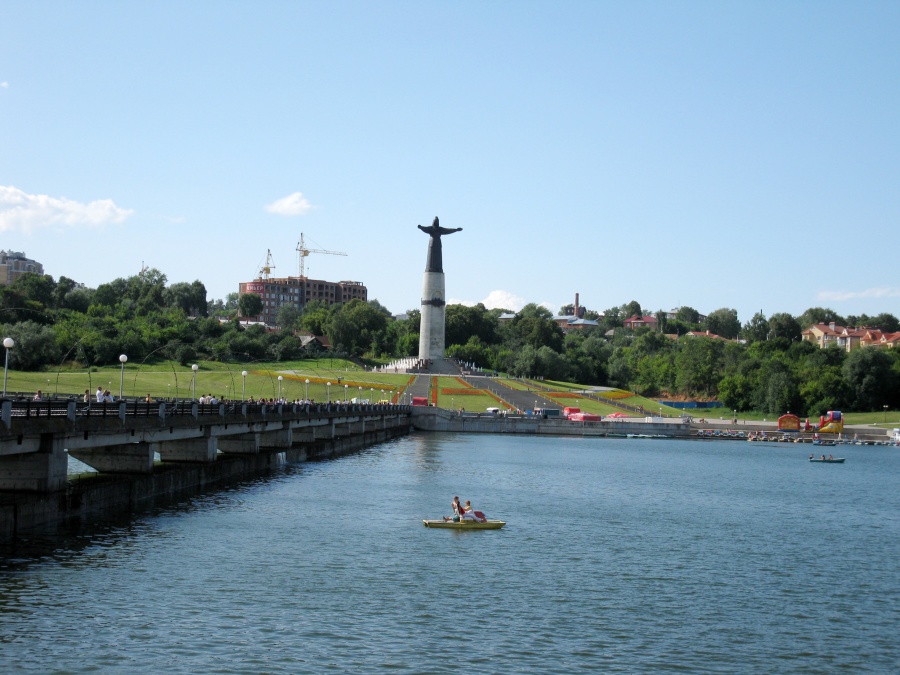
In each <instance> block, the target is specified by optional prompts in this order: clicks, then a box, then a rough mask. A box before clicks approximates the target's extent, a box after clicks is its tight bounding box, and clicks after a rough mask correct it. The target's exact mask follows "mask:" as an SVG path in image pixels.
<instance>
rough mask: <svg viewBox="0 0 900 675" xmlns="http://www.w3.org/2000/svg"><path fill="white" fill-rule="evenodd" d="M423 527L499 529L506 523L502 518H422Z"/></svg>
mask: <svg viewBox="0 0 900 675" xmlns="http://www.w3.org/2000/svg"><path fill="white" fill-rule="evenodd" d="M422 522H423V523H424V524H425V527H440V528H443V529H445V530H499V529H500V528H501V527H503V526H504V525H506V523H505V522H504V521H502V520H485V521H481V520H466V519H465V518H463V519H461V520H423V521H422Z"/></svg>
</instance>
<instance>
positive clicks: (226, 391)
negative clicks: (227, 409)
mask: <svg viewBox="0 0 900 675" xmlns="http://www.w3.org/2000/svg"><path fill="white" fill-rule="evenodd" d="M225 400H226V401H227V400H228V385H227V384H226V385H225Z"/></svg>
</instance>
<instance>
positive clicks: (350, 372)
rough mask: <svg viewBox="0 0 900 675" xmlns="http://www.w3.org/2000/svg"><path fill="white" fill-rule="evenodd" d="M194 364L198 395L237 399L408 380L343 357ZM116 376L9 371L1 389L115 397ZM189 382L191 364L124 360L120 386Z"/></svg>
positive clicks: (135, 389)
mask: <svg viewBox="0 0 900 675" xmlns="http://www.w3.org/2000/svg"><path fill="white" fill-rule="evenodd" d="M197 365H198V366H199V368H198V370H197V375H196V390H197V396H200V395H202V394H207V393H211V394H215V395H216V396H217V397H219V398H225V399H240V398H241V397H242V394H245V395H246V397H247V398H249V397H251V396H252V397H253V398H273V397H275V396H277V395H278V391H279V386H280V387H281V393H282V395H283V396H284V397H285V398H287V399H289V400H293V399H299V398H305V397H306V395H307V392H308V394H309V397H310V398H312V399H314V400H316V401H325V400H327V399H330V400H343V399H344V396H346V397H347V398H348V399H351V398H356V397H361V398H367V399H370V400H371V399H374V400H375V401H378V400H381V399H382V398H391V397H392V395H393V394H395V393H397V392H398V391H400V390H402V388H403V387H405V386H406V383H407V382H408V381H409V376H408V375H399V374H398V375H394V374H387V373H384V374H382V373H373V372H370V371H365V370H363V369H362V368H359V367H358V366H356V365H355V364H353V363H351V362H349V361H344V360H342V359H318V360H309V361H288V362H278V363H271V362H269V363H230V364H229V363H221V362H212V361H210V362H206V361H198V363H197ZM244 371H246V372H247V376H246V378H245V377H244V376H243V375H242V373H243V372H244ZM279 376H281V378H282V379H281V380H280V381H279V380H278V377H279ZM121 379H122V370H121V368H120V367H115V366H111V367H108V368H93V369H90V370H60V371H58V372H38V373H25V372H19V371H13V370H11V371H9V374H8V381H7V386H6V390H7V392H19V393H22V394H27V395H29V396H30V395H33V394H34V392H35V391H37V390H38V389H41V390H43V391H44V392H45V393H47V392H49V393H50V394H54V395H60V396H63V395H65V396H68V395H71V394H82V393H84V390H85V389H88V390H89V391H90V392H91V393H92V394H93V392H94V391H95V390H96V389H97V387H98V386H100V387H102V388H103V389H109V390H110V391H111V392H112V393H113V395H114V396H116V397H118V395H119V386H120V381H121ZM306 380H309V384H308V385H307V383H306ZM328 382H331V386H328V384H327V383H328ZM193 383H194V373H193V371H192V370H191V368H190V367H185V366H181V365H179V364H177V363H175V362H156V363H152V364H146V363H145V364H138V363H126V364H125V371H124V382H123V383H122V390H123V393H124V395H125V396H128V397H144V396H146V395H147V394H150V396H151V397H153V398H190V397H191V393H192V386H193ZM345 385H346V387H345ZM382 390H384V394H382Z"/></svg>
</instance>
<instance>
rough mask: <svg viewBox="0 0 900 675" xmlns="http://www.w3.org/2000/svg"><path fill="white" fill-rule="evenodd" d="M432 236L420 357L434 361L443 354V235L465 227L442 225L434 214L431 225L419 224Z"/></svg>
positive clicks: (424, 291)
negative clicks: (423, 225)
mask: <svg viewBox="0 0 900 675" xmlns="http://www.w3.org/2000/svg"><path fill="white" fill-rule="evenodd" d="M418 227H419V229H420V230H422V232H425V233H426V234H428V235H430V236H431V239H430V240H429V242H428V259H427V260H426V261H425V278H424V280H423V283H422V320H421V323H420V325H419V358H420V359H427V360H429V361H435V360H439V359H443V358H444V339H445V335H444V325H445V321H446V308H447V302H446V297H445V294H444V266H443V260H442V255H441V236H443V235H445V234H453V233H454V232H459V231H461V230H462V228H461V227H457V228H447V227H441V226H440V223H439V222H438V219H437V218H435V219H434V222H433V223H432V224H431V227H422V226H421V225H419V226H418Z"/></svg>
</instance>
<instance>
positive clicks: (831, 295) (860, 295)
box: [817, 287, 900, 302]
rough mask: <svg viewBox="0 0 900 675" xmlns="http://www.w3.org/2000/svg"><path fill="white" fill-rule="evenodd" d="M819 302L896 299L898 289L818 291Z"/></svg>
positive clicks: (899, 289) (899, 295) (899, 291)
mask: <svg viewBox="0 0 900 675" xmlns="http://www.w3.org/2000/svg"><path fill="white" fill-rule="evenodd" d="M817 295H818V298H819V300H826V301H832V302H844V301H846V300H860V299H868V298H898V297H900V288H888V287H882V288H867V289H866V290H864V291H819V292H818V294H817Z"/></svg>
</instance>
